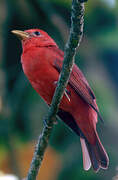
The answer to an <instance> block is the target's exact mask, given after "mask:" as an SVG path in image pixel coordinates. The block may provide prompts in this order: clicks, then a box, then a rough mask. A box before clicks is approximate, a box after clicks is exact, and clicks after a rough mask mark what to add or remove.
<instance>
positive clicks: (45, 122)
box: [43, 119, 52, 128]
mask: <svg viewBox="0 0 118 180" xmlns="http://www.w3.org/2000/svg"><path fill="white" fill-rule="evenodd" d="M43 125H44V127H45V128H52V127H51V126H49V125H48V123H47V121H46V119H43Z"/></svg>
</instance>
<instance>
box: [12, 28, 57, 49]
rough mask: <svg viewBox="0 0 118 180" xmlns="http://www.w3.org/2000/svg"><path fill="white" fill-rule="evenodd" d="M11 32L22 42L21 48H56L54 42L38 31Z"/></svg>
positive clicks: (43, 32)
mask: <svg viewBox="0 0 118 180" xmlns="http://www.w3.org/2000/svg"><path fill="white" fill-rule="evenodd" d="M11 32H12V33H13V34H15V35H16V36H17V37H18V38H19V39H20V40H21V41H22V44H23V48H28V47H46V46H57V44H56V43H55V42H54V40H53V39H52V38H51V37H50V36H49V35H48V34H47V33H46V32H45V31H43V30H40V29H29V30H25V31H20V30H13V31H11Z"/></svg>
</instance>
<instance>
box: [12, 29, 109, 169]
mask: <svg viewBox="0 0 118 180" xmlns="http://www.w3.org/2000/svg"><path fill="white" fill-rule="evenodd" d="M12 33H14V34H16V35H17V36H18V37H19V38H20V39H21V41H22V48H23V53H22V56H21V63H22V67H23V70H24V73H25V75H26V76H27V78H28V79H29V81H30V83H31V85H32V87H33V88H34V89H35V90H36V91H37V93H38V94H40V96H41V97H42V98H43V99H44V100H45V101H46V103H47V104H48V105H50V104H51V101H52V97H53V94H54V91H55V87H56V84H57V81H58V78H59V73H60V71H61V68H62V63H63V57H64V53H63V51H61V50H60V49H59V48H58V46H57V44H56V43H55V42H54V40H53V39H52V38H51V37H50V36H49V35H48V34H47V33H46V32H44V31H42V30H40V29H30V30H26V31H18V30H14V31H12ZM58 116H59V117H60V118H61V119H62V120H63V121H64V122H65V123H66V124H67V125H68V126H69V127H70V128H71V129H72V130H73V131H74V132H75V133H76V134H77V135H78V136H80V141H81V146H82V152H83V166H84V169H85V170H88V169H89V168H90V167H91V165H92V167H93V169H94V171H95V172H97V171H98V170H99V169H100V168H102V169H107V168H108V164H109V159H108V156H107V153H106V151H105V149H104V147H103V145H102V144H101V142H100V139H99V137H98V134H97V131H96V123H97V116H99V117H100V114H99V110H98V106H97V104H96V98H95V95H94V93H93V91H92V90H91V88H90V86H89V84H88V82H87V80H86V79H85V77H84V75H83V73H82V72H81V71H80V69H79V68H78V67H77V66H76V65H75V64H74V66H73V69H72V72H71V75H70V79H69V82H68V85H67V87H66V90H65V93H64V96H63V98H62V101H61V104H60V106H59V111H58Z"/></svg>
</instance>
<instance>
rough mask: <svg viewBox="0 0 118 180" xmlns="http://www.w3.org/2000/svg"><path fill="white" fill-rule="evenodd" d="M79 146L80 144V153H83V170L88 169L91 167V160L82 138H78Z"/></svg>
mask: <svg viewBox="0 0 118 180" xmlns="http://www.w3.org/2000/svg"><path fill="white" fill-rule="evenodd" d="M80 142H81V146H82V153H83V167H84V170H86V171H88V170H89V169H90V167H91V160H90V157H89V152H88V149H87V147H86V143H85V140H84V139H83V138H80Z"/></svg>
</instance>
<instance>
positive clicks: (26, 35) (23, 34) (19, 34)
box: [11, 30, 30, 40]
mask: <svg viewBox="0 0 118 180" xmlns="http://www.w3.org/2000/svg"><path fill="white" fill-rule="evenodd" d="M11 32H12V33H13V34H15V35H16V36H17V37H18V38H19V39H20V40H25V39H27V38H29V36H30V35H29V33H27V32H25V31H19V30H13V31H11Z"/></svg>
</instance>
